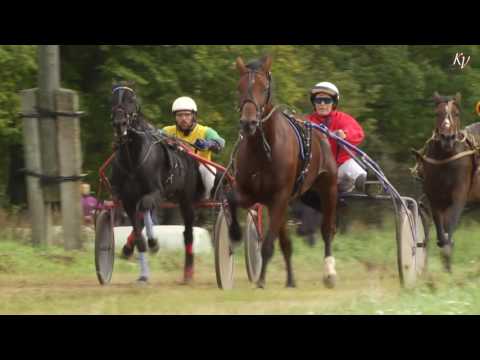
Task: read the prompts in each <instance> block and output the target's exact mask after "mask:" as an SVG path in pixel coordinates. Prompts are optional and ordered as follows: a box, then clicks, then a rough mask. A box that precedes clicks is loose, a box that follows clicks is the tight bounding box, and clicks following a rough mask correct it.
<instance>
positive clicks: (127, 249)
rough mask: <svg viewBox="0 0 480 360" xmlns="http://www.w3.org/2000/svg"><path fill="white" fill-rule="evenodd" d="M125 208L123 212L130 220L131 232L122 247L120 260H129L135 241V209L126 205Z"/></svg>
mask: <svg viewBox="0 0 480 360" xmlns="http://www.w3.org/2000/svg"><path fill="white" fill-rule="evenodd" d="M124 206H125V212H126V213H127V215H128V218H129V219H130V223H131V224H132V232H131V233H130V235H128V238H127V242H126V243H125V245H123V248H122V255H121V256H122V258H124V259H129V258H130V257H131V256H132V255H133V252H134V251H135V240H136V235H135V228H134V227H133V226H134V224H135V207H134V206H129V205H127V204H125V205H124Z"/></svg>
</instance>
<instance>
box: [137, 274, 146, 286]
mask: <svg viewBox="0 0 480 360" xmlns="http://www.w3.org/2000/svg"><path fill="white" fill-rule="evenodd" d="M136 283H137V284H138V285H146V284H148V277H146V276H140V277H139V278H138V279H137V281H136Z"/></svg>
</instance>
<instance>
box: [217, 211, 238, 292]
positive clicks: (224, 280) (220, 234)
mask: <svg viewBox="0 0 480 360" xmlns="http://www.w3.org/2000/svg"><path fill="white" fill-rule="evenodd" d="M228 215H229V214H228V208H225V207H223V206H222V208H221V209H220V212H219V213H218V216H217V221H216V223H215V228H214V230H213V243H214V250H215V273H216V276H217V285H218V287H219V288H220V289H231V288H233V268H234V262H233V252H232V250H231V247H230V237H229V235H228V222H227V216H228Z"/></svg>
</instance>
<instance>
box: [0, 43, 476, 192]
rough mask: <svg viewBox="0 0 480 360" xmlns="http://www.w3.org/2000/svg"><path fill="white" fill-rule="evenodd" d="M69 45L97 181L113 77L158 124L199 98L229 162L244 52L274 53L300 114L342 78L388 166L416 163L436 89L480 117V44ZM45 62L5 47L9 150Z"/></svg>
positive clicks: (4, 165)
mask: <svg viewBox="0 0 480 360" xmlns="http://www.w3.org/2000/svg"><path fill="white" fill-rule="evenodd" d="M60 51H61V66H62V69H61V71H62V72H61V78H62V86H63V87H65V88H71V89H74V90H76V91H78V92H79V95H80V106H81V109H82V110H84V111H86V113H87V114H86V116H84V117H83V118H82V120H81V123H82V146H83V151H84V156H83V159H84V164H83V169H84V170H85V171H87V172H89V173H90V175H89V178H88V180H89V181H90V182H92V183H96V176H97V175H96V174H97V169H98V168H99V166H100V165H101V163H102V162H103V160H105V159H106V158H107V156H108V155H109V154H110V152H111V142H112V130H111V124H110V114H109V113H110V109H109V100H110V91H111V85H112V80H113V79H129V80H134V81H135V82H136V84H137V85H136V87H137V91H138V93H139V95H140V97H141V100H142V104H143V105H142V109H143V111H144V113H145V114H146V116H147V117H148V118H149V119H151V121H152V122H153V123H154V124H156V125H157V126H164V125H166V124H170V123H172V122H173V117H172V115H171V113H170V108H171V104H172V102H173V100H174V99H175V98H176V97H178V96H182V95H188V96H192V97H193V98H194V99H195V100H196V101H197V103H198V106H199V117H200V120H201V122H202V123H204V124H207V125H209V126H212V127H214V128H215V129H217V130H218V131H219V132H220V133H221V134H222V135H223V136H224V137H225V138H226V140H227V148H226V151H224V152H223V154H222V155H220V156H218V157H217V158H216V160H217V161H219V162H222V163H226V162H227V161H228V158H229V155H230V152H231V149H232V146H233V144H234V142H235V140H236V137H237V131H238V125H237V124H238V113H237V112H236V107H237V103H238V99H237V91H236V84H237V81H238V73H237V70H236V69H235V65H234V64H235V58H236V57H237V56H242V57H243V58H244V59H245V60H246V61H248V60H252V59H254V58H257V57H260V56H262V55H264V54H267V53H269V54H271V55H272V56H273V68H272V73H273V79H274V93H275V101H276V102H277V103H282V104H287V105H289V106H291V107H292V108H295V109H297V111H298V112H299V113H307V112H310V111H311V105H310V104H309V96H308V91H309V89H310V88H311V87H312V85H314V84H315V83H317V82H320V81H324V80H326V81H331V82H334V83H336V84H337V85H338V87H339V88H340V91H341V94H342V95H341V101H340V109H341V110H344V111H346V112H349V113H351V114H352V115H353V116H355V117H356V118H357V119H358V120H359V121H360V123H362V125H363V126H364V127H365V129H366V132H367V139H366V141H365V143H364V145H363V148H364V149H365V150H366V151H367V152H368V153H369V154H371V156H372V157H374V158H375V159H379V160H380V161H381V164H382V166H385V167H386V168H387V169H389V168H390V169H395V168H396V165H397V164H402V165H403V167H404V168H406V166H407V165H410V166H411V164H412V163H413V158H412V157H411V156H410V152H409V149H410V148H411V147H415V148H418V147H420V146H421V145H422V144H423V142H424V141H425V139H426V138H428V136H429V135H430V133H431V131H432V126H433V121H434V117H433V103H432V101H431V98H432V95H433V92H434V91H435V90H438V91H439V92H440V93H441V94H454V93H456V92H457V91H458V92H461V93H462V97H463V109H464V112H463V115H462V120H463V124H464V125H467V124H470V123H472V122H474V121H476V118H475V117H476V115H475V114H474V106H475V103H476V102H477V101H478V100H479V99H480V67H479V66H478V64H479V61H480V59H479V56H480V46H463V45H462V46H445V45H431V46H418V45H417V46H407V45H394V46H387V45H385V46H369V45H348V46H345V45H342V46H340V45H328V46H326V45H214V46H212V45H158V46H138V45H136V46H130V45H63V46H61V48H60ZM457 52H463V53H464V54H466V55H467V56H470V57H471V60H470V63H469V64H468V66H467V67H466V68H464V69H463V70H461V69H460V68H459V67H452V66H451V64H452V62H453V59H454V56H455V54H456V53H457ZM36 61H37V59H36V46H26V45H25V46H23V45H16V46H7V45H2V46H0V80H1V82H2V87H1V88H0V151H2V153H3V154H7V155H8V148H9V146H11V145H12V144H13V145H15V144H20V143H21V141H22V137H21V126H20V124H21V122H20V121H18V120H17V117H16V113H17V112H18V110H19V108H18V106H19V101H18V100H19V98H18V92H19V91H20V90H22V89H26V88H31V87H35V86H36V76H37V74H36V70H37V63H36ZM8 161H9V156H4V157H1V159H0V166H1V170H0V174H2V175H1V176H0V190H3V189H4V187H5V183H6V181H7V179H8V175H9V174H8ZM387 174H388V172H387ZM398 176H403V177H405V176H408V174H407V173H406V172H403V173H401V174H399V175H398ZM2 193H3V191H2ZM0 200H1V199H0Z"/></svg>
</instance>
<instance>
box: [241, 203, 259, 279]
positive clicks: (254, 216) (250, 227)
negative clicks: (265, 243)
mask: <svg viewBox="0 0 480 360" xmlns="http://www.w3.org/2000/svg"><path fill="white" fill-rule="evenodd" d="M262 220H263V219H262V208H261V207H258V208H256V210H253V209H252V210H249V211H248V212H247V222H246V231H245V263H246V267H247V275H248V280H250V281H251V282H253V283H256V282H257V281H258V279H259V278H260V272H261V270H262V240H263V234H262V233H263V221H262Z"/></svg>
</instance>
